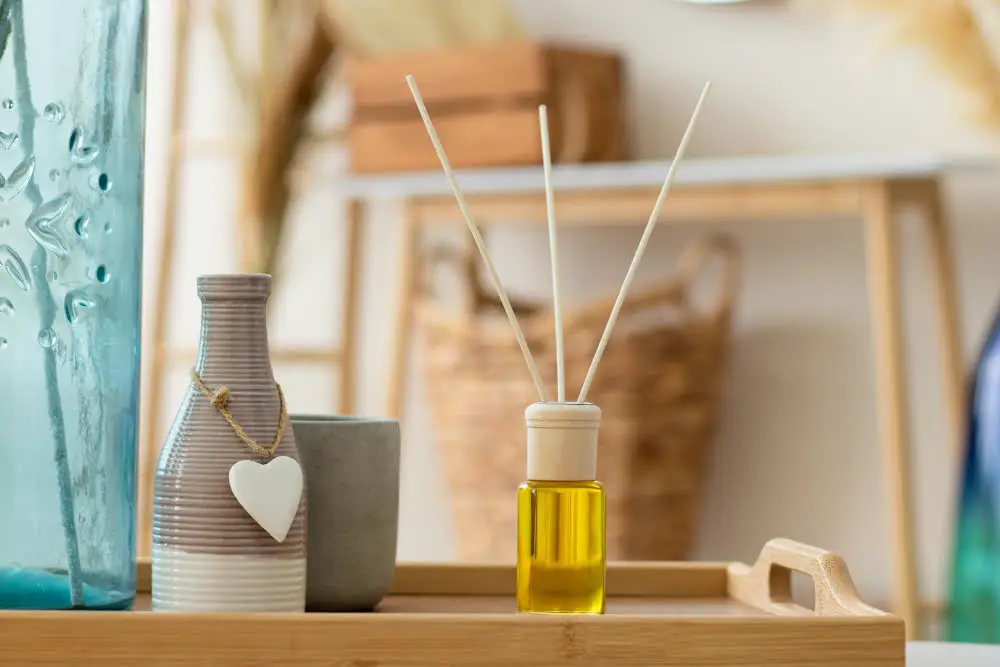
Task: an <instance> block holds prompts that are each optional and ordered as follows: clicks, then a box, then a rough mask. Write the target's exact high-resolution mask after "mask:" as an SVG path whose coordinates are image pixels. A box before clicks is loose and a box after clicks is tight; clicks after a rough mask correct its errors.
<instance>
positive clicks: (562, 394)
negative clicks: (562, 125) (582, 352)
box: [538, 104, 566, 403]
mask: <svg viewBox="0 0 1000 667" xmlns="http://www.w3.org/2000/svg"><path fill="white" fill-rule="evenodd" d="M538 124H539V126H540V127H541V131H542V172H543V174H544V178H545V217H546V218H547V220H548V226H549V258H550V260H551V261H550V263H551V265H552V310H553V314H554V316H555V329H556V386H557V392H558V393H557V398H556V400H557V401H559V402H560V403H565V402H566V356H565V353H564V351H563V350H564V347H563V318H562V303H561V301H560V299H559V249H558V243H557V240H556V210H555V209H556V206H555V195H554V193H553V190H552V148H551V145H550V141H549V113H548V108H547V107H546V106H545V105H544V104H542V105H539V107H538Z"/></svg>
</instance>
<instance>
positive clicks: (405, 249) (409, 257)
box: [386, 201, 420, 419]
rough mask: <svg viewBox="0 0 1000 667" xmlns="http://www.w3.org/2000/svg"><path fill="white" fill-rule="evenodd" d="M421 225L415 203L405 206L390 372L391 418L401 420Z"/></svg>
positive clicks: (389, 408)
mask: <svg viewBox="0 0 1000 667" xmlns="http://www.w3.org/2000/svg"><path fill="white" fill-rule="evenodd" d="M419 236H420V229H419V221H418V219H417V211H416V208H415V206H414V204H413V202H411V201H406V202H404V204H403V236H402V239H401V242H400V250H399V261H398V262H397V266H398V267H399V278H398V280H399V283H398V289H397V295H396V338H395V340H394V341H393V353H392V367H391V368H390V369H389V397H388V407H387V408H386V410H387V412H388V416H389V417H391V418H393V419H401V418H402V416H403V409H404V407H405V406H404V402H405V398H406V373H407V371H408V370H409V360H410V355H409V351H410V342H411V341H410V338H411V334H412V332H413V308H414V305H415V303H414V300H415V299H416V280H417V275H416V270H417V254H418V253H419V252H420V247H419Z"/></svg>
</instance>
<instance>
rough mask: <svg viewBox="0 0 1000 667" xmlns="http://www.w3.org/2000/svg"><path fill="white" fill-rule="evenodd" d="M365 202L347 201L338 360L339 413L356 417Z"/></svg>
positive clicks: (336, 364)
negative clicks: (359, 304) (359, 303)
mask: <svg viewBox="0 0 1000 667" xmlns="http://www.w3.org/2000/svg"><path fill="white" fill-rule="evenodd" d="M364 218H365V203H364V201H362V200H360V199H351V200H350V201H349V202H347V221H346V227H347V229H346V230H345V233H346V237H347V238H346V239H345V241H346V243H345V244H344V266H345V267H346V269H345V275H344V288H343V290H342V294H343V298H342V306H341V317H340V354H339V355H337V359H336V360H335V361H334V367H335V369H337V370H339V371H340V400H339V410H338V411H339V412H340V414H342V415H350V414H354V410H355V407H356V406H355V401H354V395H355V392H356V390H357V389H356V387H355V386H354V384H355V371H356V368H357V357H358V350H357V331H358V289H359V287H360V285H359V283H360V273H361V266H362V262H361V253H362V251H363V248H362V243H361V241H362V234H363V230H364Z"/></svg>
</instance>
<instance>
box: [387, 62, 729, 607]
mask: <svg viewBox="0 0 1000 667" xmlns="http://www.w3.org/2000/svg"><path fill="white" fill-rule="evenodd" d="M406 81H407V84H408V85H409V87H410V91H411V93H412V94H413V99H414V101H415V102H416V105H417V108H418V109H419V111H420V116H421V118H422V119H423V121H424V125H425V127H426V128H427V134H428V136H429V137H430V140H431V143H432V144H433V145H434V150H435V151H436V152H437V156H438V159H439V160H440V162H441V167H442V169H443V170H444V173H445V176H446V178H447V179H448V183H449V185H450V186H451V189H452V192H453V193H454V195H455V199H456V201H457V202H458V207H459V209H460V211H461V213H462V216H463V218H464V219H465V222H466V224H467V225H468V227H469V231H470V233H471V234H472V238H473V240H474V242H475V244H476V247H477V248H478V250H479V253H480V255H481V256H482V258H483V262H484V263H485V264H486V268H487V271H488V273H489V275H490V278H491V279H492V281H493V285H494V287H495V288H496V291H497V294H498V296H499V297H500V302H501V304H502V305H503V309H504V312H505V313H506V314H507V319H508V321H509V322H510V325H511V328H512V329H513V331H514V336H515V337H516V339H517V342H518V345H519V346H520V348H521V352H522V354H523V355H524V360H525V363H526V364H527V366H528V371H529V373H530V374H531V378H532V381H533V383H534V385H535V389H536V391H537V392H538V398H539V402H538V403H534V404H532V405H530V406H528V408H527V409H526V410H525V422H526V425H527V431H528V436H527V439H528V446H527V452H528V456H527V459H528V460H527V481H526V482H525V483H524V484H522V485H521V486H520V488H519V489H518V492H517V536H518V539H517V609H518V611H519V612H529V613H575V614H580V613H584V614H602V613H604V607H605V568H606V534H607V531H606V526H605V508H606V501H605V494H604V487H603V485H602V484H601V483H600V482H599V481H597V439H598V438H597V436H598V430H599V428H600V421H601V410H600V408H599V407H598V406H596V405H594V404H593V403H588V402H587V393H588V391H589V389H590V386H591V383H592V382H593V379H594V376H595V375H596V373H597V369H598V366H599V365H600V362H601V358H602V356H603V354H604V350H605V348H606V347H607V344H608V341H609V340H610V338H611V333H612V331H613V330H614V326H615V323H616V322H617V320H618V314H619V312H620V311H621V308H622V304H623V303H624V302H625V297H626V295H627V293H628V290H629V287H630V286H631V284H632V281H633V280H634V278H635V273H636V270H637V269H638V266H639V262H640V261H641V260H642V256H643V254H644V253H645V250H646V246H647V245H648V244H649V239H650V237H651V236H652V233H653V229H654V228H655V226H656V222H657V220H658V219H659V217H660V211H661V209H662V207H663V203H664V201H665V200H666V198H667V194H668V192H669V190H670V186H671V184H672V183H673V180H674V176H675V175H676V173H677V165H678V164H679V163H680V160H681V159H682V158H683V155H684V152H685V150H686V149H687V145H688V143H689V141H690V139H691V135H692V133H693V130H694V126H695V123H696V121H697V119H698V116H699V114H700V113H701V109H702V105H703V104H704V101H705V97H706V96H707V94H708V91H709V89H710V88H711V84H710V83H706V84H705V88H704V90H703V91H702V93H701V97H700V98H699V100H698V104H697V105H696V106H695V110H694V114H693V115H692V117H691V120H690V122H689V123H688V127H687V130H686V131H685V133H684V136H683V138H682V139H681V143H680V145H679V146H678V149H677V154H676V156H675V157H674V160H673V162H672V163H671V165H670V169H669V170H668V172H667V177H666V180H665V181H664V183H663V187H662V188H661V189H660V193H659V196H658V197H657V199H656V203H655V204H654V206H653V212H652V214H651V215H650V217H649V221H648V222H647V223H646V228H645V230H644V231H643V234H642V237H641V239H640V240H639V245H638V247H637V248H636V251H635V255H634V256H633V258H632V262H631V264H630V266H629V269H628V271H627V273H626V274H625V280H624V281H623V283H622V287H621V290H620V291H619V293H618V298H617V299H616V300H615V303H614V306H613V307H612V309H611V314H610V316H609V317H608V322H607V325H606V326H605V329H604V333H603V335H602V336H601V339H600V341H599V343H598V346H597V351H596V352H595V354H594V358H593V361H592V362H591V364H590V368H589V370H588V371H587V376H586V378H585V379H584V382H583V386H582V388H581V389H580V394H579V395H578V397H577V399H576V401H573V402H567V401H566V386H565V385H566V382H565V362H564V353H563V327H562V308H561V301H560V290H559V255H558V243H557V238H556V222H555V211H554V209H555V206H554V201H553V189H552V157H551V150H550V146H549V132H548V115H547V110H546V107H545V106H544V105H542V106H540V107H539V123H540V127H541V139H542V161H543V173H544V177H545V202H546V214H547V219H548V231H549V252H550V258H551V266H552V288H553V308H554V314H555V339H556V340H555V342H556V377H557V397H556V401H551V402H550V401H547V400H546V396H545V387H544V385H543V383H542V379H541V375H540V373H539V372H538V366H537V364H536V363H535V360H534V358H533V357H532V355H531V350H530V349H529V348H528V343H527V341H526V340H525V336H524V332H523V330H522V329H521V326H520V324H519V323H518V320H517V316H516V314H515V313H514V310H513V308H512V307H511V304H510V299H509V298H508V297H507V293H506V290H505V289H504V287H503V284H502V283H501V281H500V277H499V275H498V274H497V270H496V267H495V266H494V264H493V261H492V259H491V258H490V256H489V253H488V252H487V250H486V245H485V243H484V241H483V238H482V234H481V233H480V232H479V228H478V226H477V225H476V223H475V220H474V219H473V217H472V214H471V213H470V211H469V207H468V204H467V202H466V201H465V197H464V195H463V194H462V191H461V189H460V188H459V186H458V182H457V181H456V179H455V175H454V173H453V171H452V168H451V164H450V162H449V161H448V158H447V156H446V155H445V152H444V148H443V146H442V145H441V141H440V139H439V138H438V135H437V132H436V130H435V129H434V124H433V123H432V122H431V119H430V115H429V114H428V112H427V108H426V106H425V105H424V102H423V99H422V97H421V95H420V91H419V89H418V88H417V84H416V81H415V80H414V78H413V77H412V76H408V77H407V79H406Z"/></svg>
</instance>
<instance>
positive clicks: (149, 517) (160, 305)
mask: <svg viewBox="0 0 1000 667" xmlns="http://www.w3.org/2000/svg"><path fill="white" fill-rule="evenodd" d="M174 10H175V14H174V16H175V19H174V20H175V26H174V45H173V48H174V54H173V55H174V59H173V61H174V63H175V67H174V74H173V100H172V101H171V105H170V139H171V142H172V143H171V146H170V157H169V160H168V164H167V184H166V198H165V203H164V211H163V220H162V223H161V224H162V228H161V230H160V252H161V255H160V265H159V269H158V271H157V276H156V297H155V298H154V300H153V304H152V310H153V315H152V318H151V319H152V327H151V328H152V336H151V338H152V341H151V345H150V347H151V354H150V362H149V382H148V384H147V386H146V393H145V395H144V396H143V399H144V409H143V410H142V413H141V419H140V421H141V422H142V423H141V424H140V426H141V428H140V432H141V433H142V438H141V439H140V441H139V443H138V445H139V451H138V480H137V488H136V494H137V498H136V522H137V525H136V553H137V555H138V556H139V557H140V558H147V557H149V556H150V554H151V553H152V543H153V481H154V478H155V477H156V460H157V458H158V456H159V453H160V444H161V443H160V440H159V438H160V433H159V427H160V408H161V403H162V402H163V383H164V381H165V380H166V378H165V372H164V371H165V365H166V359H165V356H166V345H167V313H168V309H169V308H170V305H171V304H170V301H171V298H172V294H173V291H172V287H173V285H172V282H171V281H172V279H173V270H174V254H175V251H176V245H177V240H176V236H177V234H176V227H177V210H178V206H179V205H180V202H179V200H180V164H179V162H180V156H179V155H178V147H177V138H178V137H179V136H180V134H181V130H182V128H183V127H184V111H185V109H186V106H187V99H188V88H189V86H188V78H187V71H188V70H187V64H188V41H189V37H190V33H191V7H190V2H189V1H188V0H182V1H181V2H178V3H176V5H175V7H174Z"/></svg>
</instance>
